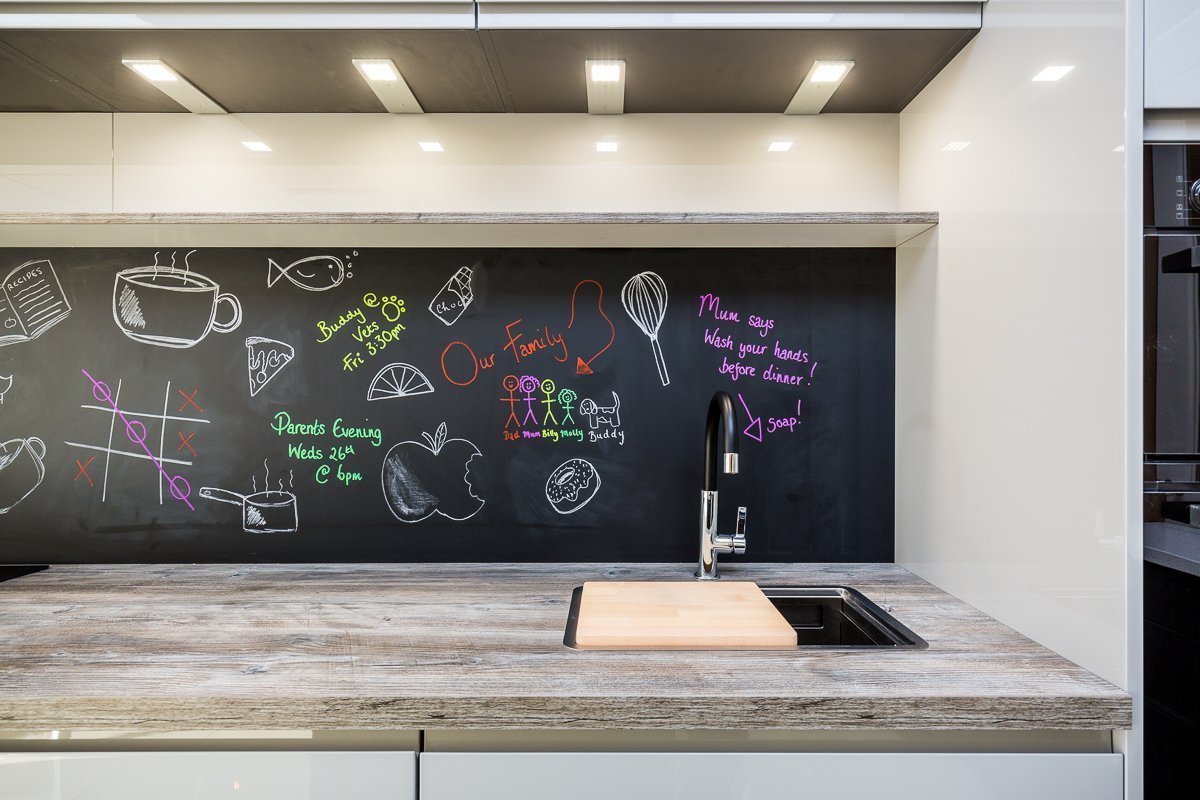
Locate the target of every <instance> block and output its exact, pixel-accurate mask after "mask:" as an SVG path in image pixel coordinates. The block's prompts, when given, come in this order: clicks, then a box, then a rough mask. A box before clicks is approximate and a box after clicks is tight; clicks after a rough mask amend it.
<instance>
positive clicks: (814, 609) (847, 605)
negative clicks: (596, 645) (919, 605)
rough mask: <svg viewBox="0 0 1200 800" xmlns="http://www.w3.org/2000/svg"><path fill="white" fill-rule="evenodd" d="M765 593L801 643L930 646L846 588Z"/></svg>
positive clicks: (578, 592) (575, 605) (572, 621)
mask: <svg viewBox="0 0 1200 800" xmlns="http://www.w3.org/2000/svg"><path fill="white" fill-rule="evenodd" d="M759 588H761V589H762V591H763V594H765V595H766V596H767V599H768V600H770V601H771V604H772V605H774V606H775V608H777V609H778V610H779V613H780V614H782V615H783V618H784V619H785V620H787V621H788V624H790V625H791V626H792V629H793V630H795V631H796V641H797V647H798V649H799V648H810V647H827V648H845V649H852V650H857V649H864V648H872V649H876V648H895V649H898V650H901V649H908V650H922V649H924V648H927V647H928V646H929V644H928V643H927V642H926V641H925V640H924V639H922V638H921V637H920V636H917V635H916V634H915V633H913V632H912V631H911V630H909V629H908V628H907V627H905V626H904V625H902V624H900V622H899V621H898V620H897V619H896V618H895V617H893V616H892V615H891V614H889V613H888V612H886V611H884V610H883V609H882V608H880V607H879V606H878V605H876V604H875V603H873V602H871V601H870V600H868V599H867V598H866V596H864V595H863V593H862V592H860V591H858V590H857V589H851V588H849V587H846V586H760V587H759ZM582 598H583V587H582V586H577V587H576V588H575V591H574V592H572V593H571V610H570V613H569V614H568V616H567V630H566V635H565V636H564V637H563V644H565V645H566V646H567V647H570V648H572V649H574V648H575V627H576V625H577V624H578V622H579V604H580V602H581V600H582Z"/></svg>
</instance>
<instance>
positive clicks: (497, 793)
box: [421, 753, 1123, 800]
mask: <svg viewBox="0 0 1200 800" xmlns="http://www.w3.org/2000/svg"><path fill="white" fill-rule="evenodd" d="M1122 793H1123V787H1122V757H1121V756H1120V755H1119V754H1108V753H1101V754H1092V753H1088V754H1057V753H1054V754H1043V753H1037V754H1023V753H983V754H980V753H911V754H909V753H882V754H881V753H795V754H793V753H737V754H734V753H719V754H708V753H706V754H696V753H685V754H674V753H423V754H422V755H421V800H467V799H470V800H484V799H485V798H486V800H561V799H562V798H571V800H662V799H663V798H687V800H735V798H736V800H784V799H785V798H786V799H787V800H802V799H804V800H806V799H807V798H811V799H812V800H879V799H880V798H887V800H1121V797H1122Z"/></svg>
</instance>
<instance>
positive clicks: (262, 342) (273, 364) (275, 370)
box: [246, 336, 296, 397]
mask: <svg viewBox="0 0 1200 800" xmlns="http://www.w3.org/2000/svg"><path fill="white" fill-rule="evenodd" d="M295 357H296V350H295V348H293V347H292V346H291V345H290V344H287V343H286V342H281V341H278V340H276V339H268V338H266V337H265V336H250V337H247V339H246V369H247V371H248V372H249V374H250V396H251V397H254V396H255V395H256V394H258V393H259V392H260V391H262V388H263V387H264V386H266V385H267V384H268V383H270V382H271V381H272V379H274V377H275V376H276V375H278V374H279V373H280V372H281V371H282V370H283V368H284V367H286V366H287V365H288V364H290V363H292V359H293V358H295Z"/></svg>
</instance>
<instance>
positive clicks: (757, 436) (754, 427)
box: [738, 392, 763, 444]
mask: <svg viewBox="0 0 1200 800" xmlns="http://www.w3.org/2000/svg"><path fill="white" fill-rule="evenodd" d="M738 400H739V401H740V402H741V404H742V408H744V409H746V416H747V417H749V418H750V424H749V425H747V426H746V430H744V431H742V433H744V434H746V435H747V436H749V437H750V438H751V439H753V440H754V441H756V442H758V443H760V444H761V443H762V439H763V432H762V417H756V416H754V415H753V414H751V413H750V406H748V405H746V398H744V397H742V394H741V392H738Z"/></svg>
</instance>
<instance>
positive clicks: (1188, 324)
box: [1143, 232, 1200, 482]
mask: <svg viewBox="0 0 1200 800" xmlns="http://www.w3.org/2000/svg"><path fill="white" fill-rule="evenodd" d="M1198 233H1200V232H1198ZM1143 263H1144V264H1145V270H1146V276H1145V277H1146V283H1145V288H1146V295H1145V326H1146V327H1145V331H1144V333H1145V347H1146V350H1145V358H1146V363H1145V378H1146V381H1145V397H1144V400H1145V417H1146V419H1145V442H1144V446H1145V451H1146V462H1147V465H1154V466H1155V467H1156V468H1157V475H1156V479H1157V480H1170V481H1185V482H1193V481H1196V480H1197V469H1196V466H1195V465H1200V235H1195V236H1188V235H1182V234H1179V235H1176V234H1166V235H1163V234H1157V235H1147V236H1146V237H1145V260H1144V262H1143ZM1171 465H1178V467H1173V466H1171Z"/></svg>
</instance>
